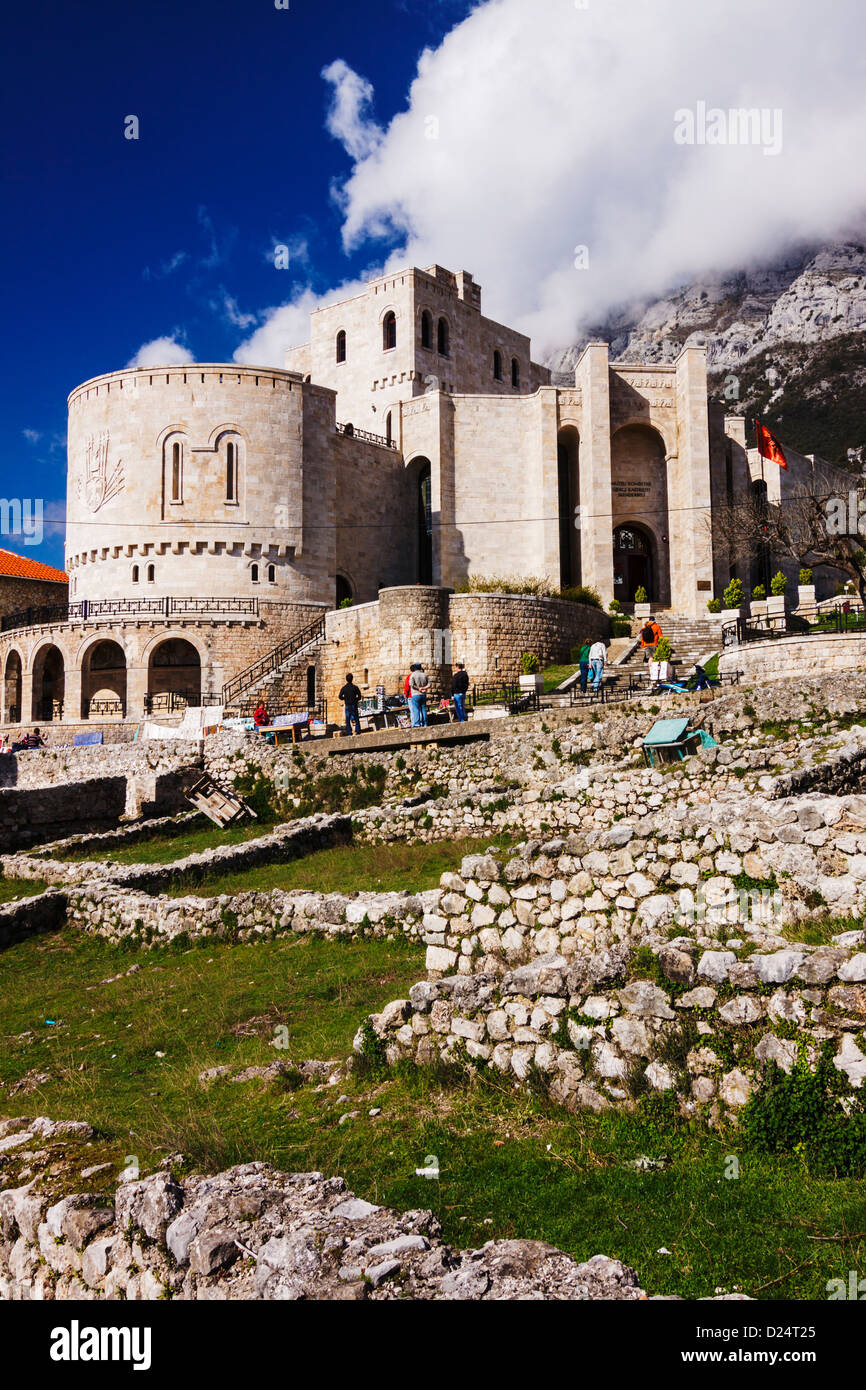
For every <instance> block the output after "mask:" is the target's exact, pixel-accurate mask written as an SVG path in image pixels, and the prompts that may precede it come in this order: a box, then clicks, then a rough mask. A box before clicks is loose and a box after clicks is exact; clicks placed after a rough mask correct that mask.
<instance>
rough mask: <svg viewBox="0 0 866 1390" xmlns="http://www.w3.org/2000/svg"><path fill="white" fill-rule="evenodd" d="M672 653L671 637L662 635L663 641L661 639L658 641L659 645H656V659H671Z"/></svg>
mask: <svg viewBox="0 0 866 1390" xmlns="http://www.w3.org/2000/svg"><path fill="white" fill-rule="evenodd" d="M672 655H673V647H672V646H671V643H670V638H669V637H662V639H661V641H660V642H659V643H658V645H657V646H656V651H655V659H656V661H670V659H671V656H672Z"/></svg>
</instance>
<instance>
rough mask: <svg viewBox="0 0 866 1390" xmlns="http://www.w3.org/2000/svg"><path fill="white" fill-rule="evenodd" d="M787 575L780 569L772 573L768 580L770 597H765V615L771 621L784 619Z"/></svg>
mask: <svg viewBox="0 0 866 1390" xmlns="http://www.w3.org/2000/svg"><path fill="white" fill-rule="evenodd" d="M787 588H788V579H787V576H786V575H784V574H783V573H782V571H781V570H779V571H778V573H777V574H774V575H773V578H772V579H771V580H770V597H769V598H768V599H767V617H768V619H769V620H770V622H771V623H772V621H773V619H774V618H775V619H777V620H778V619H779V618H782V619H784V617H785V609H786V607H787V592H786V591H787Z"/></svg>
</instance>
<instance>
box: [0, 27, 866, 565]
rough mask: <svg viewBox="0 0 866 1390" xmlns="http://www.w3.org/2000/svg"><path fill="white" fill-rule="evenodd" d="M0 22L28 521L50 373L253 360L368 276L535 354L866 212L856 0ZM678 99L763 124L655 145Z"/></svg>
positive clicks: (48, 454) (862, 46) (8, 387)
mask: <svg viewBox="0 0 866 1390" xmlns="http://www.w3.org/2000/svg"><path fill="white" fill-rule="evenodd" d="M2 34H3V40H4V57H5V63H4V80H3V83H2V85H0V127H2V139H0V190H2V212H3V215H2V218H0V247H2V255H0V296H2V298H0V305H2V323H3V328H4V334H5V343H4V346H5V353H4V363H3V367H4V370H3V373H2V377H0V381H2V387H0V422H2V426H3V438H4V441H5V446H6V447H5V449H4V451H3V458H2V479H0V483H2V486H0V495H2V496H3V497H6V498H11V497H18V498H34V497H41V498H42V499H43V501H44V505H45V508H46V516H47V517H48V518H57V517H62V507H63V499H64V495H65V428H66V397H67V395H68V394H69V392H70V391H71V390H72V389H73V387H75V386H76V385H78V384H79V383H80V382H82V381H84V380H86V379H88V378H89V377H92V376H95V375H98V374H100V373H102V372H106V371H113V370H116V369H118V368H122V367H124V366H126V365H127V364H128V363H129V362H131V361H133V360H142V361H144V362H148V361H149V362H154V361H159V362H166V361H169V360H173V361H182V360H198V361H221V360H227V361H231V360H238V361H243V362H257V363H260V364H262V365H281V363H282V351H283V349H284V347H285V346H287V345H290V344H293V343H299V342H304V341H306V337H307V331H308V318H309V312H310V309H311V308H312V307H313V306H314V305H315V303H316V302H317V300H319V299H320V298H333V297H336V296H339V295H340V294H348V293H353V292H356V290H357V288H358V287H359V285H360V283H362V282H363V281H364V279H366V278H369V277H370V276H371V275H373V274H378V273H381V271H382V270H383V269H392V268H394V267H396V266H399V265H405V264H416V265H421V266H426V265H430V264H431V263H433V262H434V261H438V262H439V263H440V264H442V265H445V266H448V267H449V268H451V269H454V270H458V269H461V268H463V269H466V270H469V271H471V272H472V273H473V275H474V276H475V278H476V280H477V281H478V282H479V283H480V284H481V285H482V287H483V296H484V298H483V304H484V310H485V312H486V313H487V314H488V315H490V316H491V317H493V318H496V319H499V320H501V321H502V322H506V323H509V324H511V325H512V326H513V327H515V328H518V329H520V330H522V331H523V332H526V333H529V334H530V335H531V336H532V338H533V345H534V348H535V356H536V357H537V358H543V357H544V356H545V354H546V353H549V352H551V351H553V350H554V349H555V348H557V347H562V346H565V345H567V344H569V343H573V342H575V341H576V339H577V337H578V336H579V333H580V332H581V331H582V330H583V329H585V328H590V327H592V326H593V325H595V324H597V323H598V322H599V321H600V319H601V317H602V316H603V315H604V314H606V313H607V312H608V311H609V310H611V309H614V308H620V309H621V308H628V309H629V310H631V309H633V308H635V307H636V306H637V307H640V306H641V305H643V304H645V303H647V302H650V301H651V300H652V299H653V298H654V297H656V296H657V295H659V294H662V293H664V292H665V291H666V290H668V289H670V288H671V287H672V286H674V285H676V284H678V283H682V282H683V281H685V280H687V279H691V278H693V277H694V276H696V275H700V274H703V273H705V272H708V271H713V270H715V271H718V272H722V273H724V272H729V271H731V270H739V269H744V268H746V267H747V266H751V265H760V264H762V263H763V262H765V261H767V260H770V259H772V258H773V257H774V256H775V255H776V254H777V253H778V252H780V251H784V250H786V249H788V248H789V247H790V246H792V245H795V244H797V243H799V242H802V241H810V242H812V241H815V242H817V241H820V240H822V239H826V238H828V237H831V236H834V235H837V234H839V233H840V232H841V233H843V234H847V233H850V232H851V231H852V230H856V231H857V233H858V235H859V237H860V239H861V240H862V235H863V228H864V227H866V180H864V169H866V149H864V132H866V42H864V40H866V10H864V7H863V4H862V0H824V3H823V4H822V5H821V6H816V5H815V4H814V3H813V0H726V3H725V5H722V6H719V5H710V4H706V3H703V4H696V3H695V0H653V2H652V4H648V3H647V0H581V3H577V0H424V2H423V3H418V0H375V3H370V2H369V0H364V3H361V4H359V3H357V0H356V3H348V2H347V0H329V2H328V3H324V0H290V9H289V10H278V9H277V8H276V6H275V4H274V3H273V0H146V3H143V2H142V0H139V3H138V4H135V3H123V2H122V0H111V3H109V0H86V3H79V4H72V5H70V4H66V5H64V4H62V3H61V4H58V3H56V0H51V2H50V3H49V0H29V3H27V4H26V5H25V4H20V5H16V6H8V7H7V8H6V11H5V12H4V19H3V31H2ZM744 35H745V36H747V37H746V38H744ZM707 105H709V106H711V107H716V106H717V107H718V108H720V109H721V111H722V112H724V111H725V110H726V109H728V108H734V107H759V108H761V109H762V110H765V111H766V112H767V113H768V114H773V113H778V131H777V134H778V137H779V138H778V139H775V138H774V141H773V147H772V148H768V147H767V142H766V141H764V142H763V143H761V142H753V143H752V144H751V145H750V146H747V145H740V146H735V144H734V143H731V144H729V145H727V146H725V147H723V148H721V147H718V146H716V147H709V146H708V145H707V144H706V143H703V142H701V141H697V142H685V143H684V142H683V141H682V140H679V139H677V138H676V136H675V130H676V129H677V128H678V127H681V126H682V119H681V117H682V112H683V111H685V112H686V113H687V114H688V113H690V112H693V111H696V110H697V109H698V108H699V107H701V106H707ZM130 115H134V116H136V117H137V118H138V121H139V123H140V129H139V138H138V139H137V140H128V139H125V138H124V129H125V120H126V118H127V117H128V116H130ZM774 129H775V125H774ZM804 190H808V195H807V196H806V195H804ZM275 244H283V245H286V246H288V247H289V248H290V251H291V260H290V265H289V268H288V269H287V270H281V269H277V268H276V266H275V264H274V258H273V248H274V245H275ZM578 251H579V252H580V254H579V255H578V254H577V253H578ZM154 344H156V346H154ZM45 536H46V538H45V542H44V544H43V545H42V546H40V547H37V546H28V547H27V548H26V551H25V547H24V545H23V541H22V539H21V538H20V537H8V538H6V537H2V536H0V545H2V544H6V545H8V547H9V548H10V549H14V550H18V551H22V552H24V553H27V554H28V555H30V556H32V557H35V558H41V559H44V560H46V561H47V562H48V563H51V564H62V561H63V543H62V521H60V520H57V521H52V522H51V523H50V524H48V525H47V526H46V532H45Z"/></svg>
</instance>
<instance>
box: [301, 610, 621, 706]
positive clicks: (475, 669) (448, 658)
mask: <svg viewBox="0 0 866 1390" xmlns="http://www.w3.org/2000/svg"><path fill="white" fill-rule="evenodd" d="M609 630H610V624H609V620H608V618H607V616H606V614H604V613H603V612H602V611H601V610H600V609H596V608H590V607H588V606H585V605H583V604H573V603H567V602H564V601H562V600H559V599H533V598H526V597H524V596H522V595H516V594H453V593H449V591H448V590H447V589H444V588H439V587H437V586H432V585H431V586H425V585H411V586H404V587H397V588H394V589H384V590H382V592H381V593H380V595H379V600H378V602H377V603H374V604H365V605H362V606H360V607H358V608H349V609H344V610H342V611H339V612H334V613H329V614H328V618H327V627H326V635H327V645H326V646H325V647H324V648H322V649H321V651H320V652H319V654H318V656H317V665H318V670H319V673H320V682H321V686H322V689H323V690H324V694H325V697H326V698H327V699H328V701H329V704H330V702H332V701H336V697H337V693H338V691H339V689H340V686H341V685H342V684H343V681H344V680H345V676H346V673H347V672H348V671H351V672H352V674H353V675H354V676H355V679H356V682H357V683H358V684H359V685H361V688H362V690H364V693H365V694H367V693H369V694H370V695H374V694H375V689H376V686H377V685H378V684H381V685H384V686H385V689H386V693H387V694H389V695H390V694H393V693H395V692H396V691H397V690H400V691H402V689H403V681H404V679H405V677H406V673H407V671H408V669H409V665H410V664H411V662H413V661H422V662H423V663H424V664H425V667H426V669H427V671H428V674H429V675H430V677H431V681H432V682H433V684H434V686H435V687H436V688H437V689H442V690H443V691H444V692H445V693H449V694H450V681H451V675H452V671H453V665H454V662H456V661H464V662H465V663H466V667H467V670H468V672H469V678H470V681H472V682H475V683H478V684H491V683H496V682H512V681H515V680H516V679H517V676H518V673H519V669H520V657H521V655H522V654H523V652H527V651H528V652H534V653H535V654H536V655H537V656H538V658H539V660H540V661H541V662H542V664H549V663H550V662H552V661H560V660H568V657H569V655H570V652H571V649H572V648H573V647H574V646H575V645H577V644H578V642H579V641H580V640H581V639H582V638H583V637H585V636H586V637H589V638H592V639H594V638H595V637H597V636H602V635H606V634H607V633H608V632H609ZM365 673H366V676H365ZM335 708H336V706H335Z"/></svg>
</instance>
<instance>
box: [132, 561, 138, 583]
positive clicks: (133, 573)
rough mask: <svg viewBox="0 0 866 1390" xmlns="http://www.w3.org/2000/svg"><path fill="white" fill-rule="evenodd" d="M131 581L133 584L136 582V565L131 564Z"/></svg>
mask: <svg viewBox="0 0 866 1390" xmlns="http://www.w3.org/2000/svg"><path fill="white" fill-rule="evenodd" d="M132 582H133V584H137V583H138V565H133V567H132Z"/></svg>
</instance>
